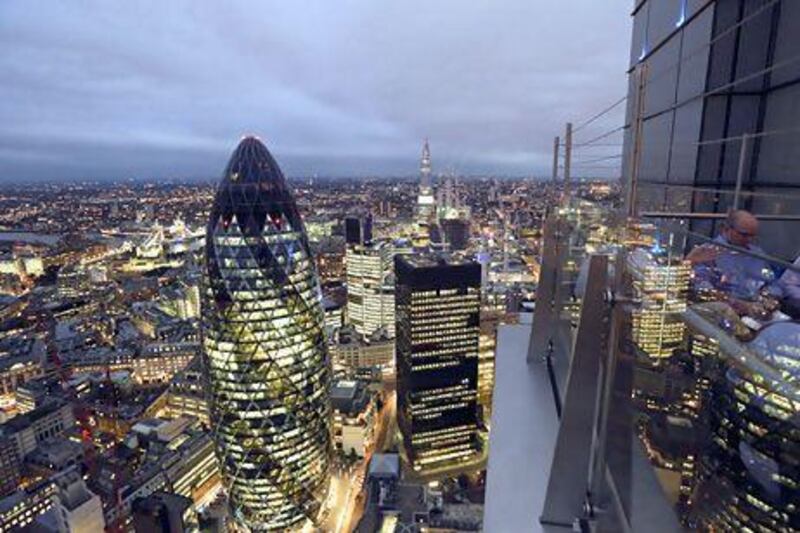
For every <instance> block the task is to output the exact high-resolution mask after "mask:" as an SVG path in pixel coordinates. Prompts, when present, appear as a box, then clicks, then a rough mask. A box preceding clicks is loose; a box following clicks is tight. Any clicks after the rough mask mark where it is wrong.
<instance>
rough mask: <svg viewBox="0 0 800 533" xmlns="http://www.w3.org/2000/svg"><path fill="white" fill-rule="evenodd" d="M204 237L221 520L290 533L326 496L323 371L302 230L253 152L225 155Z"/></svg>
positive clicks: (317, 307)
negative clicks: (224, 510) (227, 515)
mask: <svg viewBox="0 0 800 533" xmlns="http://www.w3.org/2000/svg"><path fill="white" fill-rule="evenodd" d="M206 235H207V237H206V264H205V272H204V274H205V277H204V285H205V287H204V290H203V297H204V302H203V328H202V332H203V356H204V366H205V369H204V371H205V373H206V379H207V385H208V387H207V394H208V396H209V400H210V404H209V410H210V419H211V425H212V431H213V434H214V439H215V441H216V451H217V455H218V457H219V461H220V467H221V470H222V478H223V484H224V486H225V487H226V489H227V492H228V497H229V506H230V510H231V515H232V518H233V520H234V521H235V523H236V524H237V526H238V527H239V528H240V529H245V530H250V531H253V530H258V531H263V530H281V531H283V530H287V529H291V528H296V527H301V526H302V525H303V524H304V523H307V521H308V520H312V521H313V520H315V519H316V518H317V516H318V514H319V510H320V507H321V501H322V500H323V499H324V495H325V492H326V491H327V485H328V478H329V476H328V470H329V461H330V454H331V433H330V401H329V398H328V394H327V393H328V385H329V380H330V373H331V370H330V361H329V359H328V353H327V348H326V345H325V336H324V331H323V320H324V318H323V310H322V305H321V299H322V297H321V293H320V288H319V283H318V280H317V276H316V272H315V268H314V264H313V262H312V257H311V251H310V249H309V244H308V239H307V236H306V233H305V229H304V227H303V222H302V220H301V218H300V213H299V212H298V209H297V205H296V203H295V200H294V197H293V194H292V192H291V191H290V189H289V187H288V185H287V183H286V180H285V179H284V177H283V174H282V172H281V170H280V168H279V167H278V164H277V163H276V162H275V160H274V159H273V158H272V155H271V154H270V153H269V151H268V150H267V148H266V147H265V146H264V145H263V144H262V143H261V141H259V140H257V139H255V138H253V137H248V138H245V139H244V140H242V142H241V143H240V144H239V146H238V147H237V148H236V150H235V151H234V153H233V155H232V157H231V159H230V162H229V163H228V166H227V168H226V170H225V174H224V175H223V177H222V181H221V182H220V185H219V188H218V190H217V194H216V197H215V200H214V205H213V207H212V210H211V215H210V218H209V222H208V227H207V231H206Z"/></svg>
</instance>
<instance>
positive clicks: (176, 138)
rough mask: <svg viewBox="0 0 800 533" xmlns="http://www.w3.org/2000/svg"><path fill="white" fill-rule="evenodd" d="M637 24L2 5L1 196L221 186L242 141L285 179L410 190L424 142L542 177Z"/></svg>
mask: <svg viewBox="0 0 800 533" xmlns="http://www.w3.org/2000/svg"><path fill="white" fill-rule="evenodd" d="M630 4H631V2H630V1H629V0H625V1H622V0H603V1H598V0H570V1H569V2H545V1H543V0H507V1H498V0H469V1H467V2H465V1H464V0H436V1H424V0H413V1H411V0H406V1H403V2H388V1H376V0H342V1H336V2H331V1H327V0H318V1H311V0H303V1H298V2H285V1H258V2H256V1H248V2H245V1H242V2H231V1H227V2H224V3H219V2H197V1H190V0H185V1H170V2H155V1H153V2H148V1H137V2H115V3H112V2H100V1H98V2H89V1H83V0H72V1H63V2H50V1H38V0H35V1H31V0H6V1H4V2H2V3H0V79H2V80H3V83H2V84H0V180H3V181H10V180H11V181H19V180H25V179H62V178H121V177H140V178H152V177H184V176H194V177H213V176H216V175H218V174H219V172H220V171H221V169H222V167H223V166H224V163H225V160H226V158H227V155H228V153H229V152H230V151H231V150H232V148H233V146H234V145H235V143H236V142H237V141H238V139H239V138H240V137H241V135H242V134H245V133H254V134H258V135H260V136H261V137H262V139H264V140H265V141H266V142H267V144H268V146H269V147H270V149H271V150H272V152H273V154H274V155H275V156H276V157H277V159H278V160H279V162H280V163H281V164H282V166H283V167H284V170H285V171H286V172H287V173H288V174H290V175H311V174H315V173H316V174H319V175H372V174H384V175H386V174H389V175H396V174H412V173H414V172H415V169H416V165H417V157H418V153H419V149H420V143H421V138H422V137H425V136H427V137H429V138H430V140H431V146H432V149H433V155H434V163H435V165H436V167H437V170H439V171H442V170H453V171H456V172H461V173H467V174H471V173H472V174H474V173H498V174H544V175H546V174H548V173H549V165H550V161H551V155H550V150H551V144H552V137H553V136H554V135H556V134H558V133H559V132H560V130H561V128H562V127H563V123H564V122H565V121H567V120H571V119H574V120H579V119H581V118H584V117H586V116H588V115H591V114H592V113H593V112H594V111H596V110H598V109H601V108H602V107H604V106H605V105H606V104H608V103H609V102H612V101H614V100H616V99H617V98H618V97H619V96H621V95H622V94H624V92H625V90H626V81H625V67H626V60H627V57H628V47H629V41H630V30H629V27H630V20H629V9H630V7H631V6H630ZM617 111H620V110H617ZM620 120H621V118H620V114H619V112H615V113H614V114H612V116H610V117H607V118H606V119H605V120H601V121H598V123H596V124H593V125H592V128H596V130H593V131H597V132H602V131H603V130H604V128H608V127H612V126H614V125H617V124H619V122H620ZM587 130H588V128H587ZM586 133H587V134H589V133H590V132H588V131H587V132H586Z"/></svg>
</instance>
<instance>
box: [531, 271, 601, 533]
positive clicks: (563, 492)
mask: <svg viewBox="0 0 800 533" xmlns="http://www.w3.org/2000/svg"><path fill="white" fill-rule="evenodd" d="M607 278H608V256H605V255H592V256H590V258H589V270H588V275H587V282H586V290H585V293H584V294H583V305H582V306H581V314H580V320H579V322H578V329H577V333H576V336H575V343H574V345H573V353H572V357H571V358H570V361H571V362H570V365H569V372H568V376H567V386H566V390H565V393H564V403H563V409H562V416H561V423H560V425H559V430H558V436H557V440H556V446H555V453H554V455H553V463H552V467H551V469H550V480H549V483H548V487H547V494H546V496H545V504H544V508H543V510H542V514H541V518H540V521H541V523H542V524H550V525H558V526H564V527H572V524H573V523H574V522H575V520H578V519H581V518H585V512H584V511H585V503H586V493H587V489H588V486H589V475H590V471H591V459H592V444H593V442H594V438H593V434H594V433H595V422H596V414H595V406H594V403H595V402H593V401H591V400H588V401H587V399H590V398H596V397H597V396H598V389H599V387H600V383H601V381H600V379H599V377H598V376H599V374H598V372H599V370H600V367H601V359H602V355H601V354H602V350H598V348H599V347H601V346H603V345H604V344H605V340H606V339H607V337H608V311H609V308H608V307H609V303H608V299H607V298H606V293H607V287H608V279H607ZM534 327H535V324H534Z"/></svg>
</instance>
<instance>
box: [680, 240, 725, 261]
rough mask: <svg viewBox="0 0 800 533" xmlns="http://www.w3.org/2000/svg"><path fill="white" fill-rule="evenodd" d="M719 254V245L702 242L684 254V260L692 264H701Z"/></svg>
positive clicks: (713, 259)
mask: <svg viewBox="0 0 800 533" xmlns="http://www.w3.org/2000/svg"><path fill="white" fill-rule="evenodd" d="M718 256H719V247H717V246H714V245H713V244H702V245H700V246H695V247H694V248H692V251H691V252H689V254H688V255H687V256H686V260H687V261H689V262H690V263H691V264H692V265H702V264H706V263H712V262H714V261H715V260H716V259H717V257H718Z"/></svg>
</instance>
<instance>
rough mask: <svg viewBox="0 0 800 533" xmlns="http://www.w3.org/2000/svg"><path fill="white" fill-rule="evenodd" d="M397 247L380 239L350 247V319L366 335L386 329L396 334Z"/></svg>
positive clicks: (347, 255)
mask: <svg viewBox="0 0 800 533" xmlns="http://www.w3.org/2000/svg"><path fill="white" fill-rule="evenodd" d="M392 256H393V248H392V246H391V245H390V243H385V242H380V243H375V244H373V245H369V246H361V245H354V246H348V248H347V251H346V252H345V262H346V264H347V266H346V268H347V319H348V322H349V323H350V324H352V325H353V327H354V328H355V330H356V331H357V332H359V333H360V334H362V335H365V336H369V335H372V334H373V333H374V332H375V331H376V330H378V329H380V328H385V329H386V332H387V333H388V335H389V336H390V337H394V324H395V320H394V286H393V282H392Z"/></svg>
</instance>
